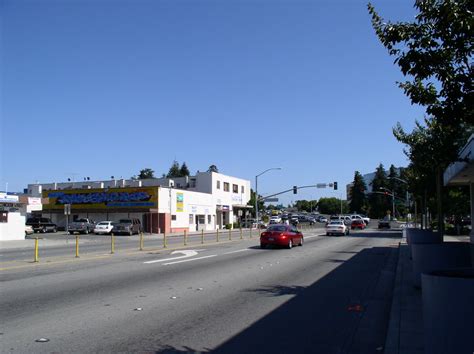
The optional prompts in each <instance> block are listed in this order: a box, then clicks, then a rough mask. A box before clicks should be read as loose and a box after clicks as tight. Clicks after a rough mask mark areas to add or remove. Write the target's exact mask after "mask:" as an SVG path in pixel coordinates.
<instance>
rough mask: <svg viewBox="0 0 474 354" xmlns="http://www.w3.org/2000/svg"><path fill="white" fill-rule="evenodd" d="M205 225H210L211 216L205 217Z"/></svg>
mask: <svg viewBox="0 0 474 354" xmlns="http://www.w3.org/2000/svg"><path fill="white" fill-rule="evenodd" d="M207 223H208V224H210V223H211V216H210V215H208V216H207Z"/></svg>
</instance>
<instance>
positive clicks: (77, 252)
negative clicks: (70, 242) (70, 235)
mask: <svg viewBox="0 0 474 354" xmlns="http://www.w3.org/2000/svg"><path fill="white" fill-rule="evenodd" d="M76 258H79V235H76Z"/></svg>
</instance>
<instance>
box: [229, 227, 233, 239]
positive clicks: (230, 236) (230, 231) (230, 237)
mask: <svg viewBox="0 0 474 354" xmlns="http://www.w3.org/2000/svg"><path fill="white" fill-rule="evenodd" d="M231 240H232V229H229V241H231Z"/></svg>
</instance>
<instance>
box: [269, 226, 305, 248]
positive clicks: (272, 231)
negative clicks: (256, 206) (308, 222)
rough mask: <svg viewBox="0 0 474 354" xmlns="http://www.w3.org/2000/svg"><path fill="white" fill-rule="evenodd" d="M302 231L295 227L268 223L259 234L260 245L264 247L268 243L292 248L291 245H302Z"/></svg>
mask: <svg viewBox="0 0 474 354" xmlns="http://www.w3.org/2000/svg"><path fill="white" fill-rule="evenodd" d="M303 241H304V237H303V233H302V232H301V231H298V230H297V229H296V227H294V226H290V225H285V224H277V225H270V226H269V227H268V228H267V230H266V231H264V232H262V233H261V234H260V247H261V248H266V247H267V246H268V245H275V246H282V247H287V248H292V247H293V246H296V245H298V246H303Z"/></svg>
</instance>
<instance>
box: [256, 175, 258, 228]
mask: <svg viewBox="0 0 474 354" xmlns="http://www.w3.org/2000/svg"><path fill="white" fill-rule="evenodd" d="M255 220H256V221H257V225H258V175H257V176H255Z"/></svg>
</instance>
